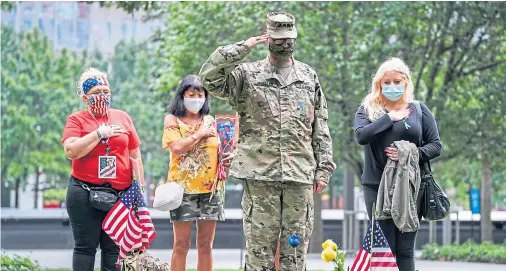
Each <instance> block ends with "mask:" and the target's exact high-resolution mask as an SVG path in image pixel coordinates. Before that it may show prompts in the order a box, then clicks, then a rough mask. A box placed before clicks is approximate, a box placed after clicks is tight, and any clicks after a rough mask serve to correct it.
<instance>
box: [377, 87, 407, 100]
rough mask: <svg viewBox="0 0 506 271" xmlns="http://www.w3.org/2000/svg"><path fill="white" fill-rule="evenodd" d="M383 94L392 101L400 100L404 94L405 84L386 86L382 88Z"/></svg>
mask: <svg viewBox="0 0 506 271" xmlns="http://www.w3.org/2000/svg"><path fill="white" fill-rule="evenodd" d="M381 94H383V96H385V98H387V99H389V100H390V101H393V102H395V101H397V100H399V99H400V98H401V97H402V95H403V94H404V85H391V86H384V87H383V88H382V89H381Z"/></svg>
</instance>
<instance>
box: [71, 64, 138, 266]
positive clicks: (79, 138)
mask: <svg viewBox="0 0 506 271" xmlns="http://www.w3.org/2000/svg"><path fill="white" fill-rule="evenodd" d="M78 88H79V90H78V95H79V96H80V98H81V99H82V100H83V102H84V103H85V104H86V105H87V109H85V110H80V111H77V112H74V113H72V114H71V115H70V116H69V117H68V118H67V123H66V125H65V129H64V131H63V137H62V139H61V141H62V143H63V147H64V150H65V154H66V156H67V157H68V158H69V159H71V160H72V173H71V176H70V180H69V186H68V190H67V199H66V204H67V212H68V215H69V219H70V224H71V226H72V233H73V235H74V241H75V246H74V253H73V258H72V270H73V271H93V270H94V266H95V254H96V251H97V247H98V246H99V245H100V250H101V253H102V257H101V258H102V261H101V269H100V270H101V271H119V270H120V269H119V268H117V267H116V260H117V259H118V254H119V248H118V246H117V245H116V244H115V243H114V242H113V241H112V239H111V238H110V237H109V236H108V235H107V234H106V233H105V232H104V231H103V230H102V222H103V221H104V219H105V217H106V215H107V213H108V211H109V209H110V208H112V205H110V204H103V202H102V203H100V202H96V201H94V200H93V197H90V193H94V192H95V191H97V190H102V191H105V193H108V194H111V195H114V194H115V195H119V194H120V193H121V192H122V191H125V190H127V189H128V188H129V187H130V185H131V183H132V167H131V164H130V159H135V160H136V161H137V164H138V165H139V169H140V172H141V178H142V176H143V170H142V159H141V151H140V149H139V146H140V145H141V141H140V140H139V136H138V135H137V132H136V130H135V126H134V124H133V122H132V119H131V118H130V116H129V115H128V114H127V113H125V112H123V111H121V110H118V109H111V108H110V105H111V96H112V92H113V91H112V89H111V87H110V85H109V81H108V79H107V74H106V73H104V72H102V71H99V70H97V69H94V68H89V69H87V70H86V71H85V72H84V73H83V74H82V75H81V78H80V79H79V82H78ZM141 181H142V180H141ZM102 195H103V194H102ZM109 199H110V201H108V202H109V203H111V204H112V203H114V202H115V201H114V197H111V198H109Z"/></svg>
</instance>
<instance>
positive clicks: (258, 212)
mask: <svg viewBox="0 0 506 271" xmlns="http://www.w3.org/2000/svg"><path fill="white" fill-rule="evenodd" d="M242 210H243V229H244V236H245V237H246V256H245V259H246V265H245V269H244V270H247V271H257V270H258V271H260V270H261V271H270V270H276V269H275V267H274V255H275V253H276V248H277V243H278V240H280V260H279V264H280V270H281V271H295V270H305V265H306V263H305V262H306V255H307V249H308V244H309V238H310V237H311V233H312V231H313V221H314V204H313V186H312V185H309V184H302V183H296V182H277V181H255V180H246V181H244V193H243V197H242ZM294 233H295V234H297V235H299V236H300V237H301V242H300V245H299V246H298V247H297V248H296V249H294V248H292V247H291V246H290V245H289V244H288V236H290V235H292V234H294ZM295 250H296V252H295ZM295 255H296V256H295Z"/></svg>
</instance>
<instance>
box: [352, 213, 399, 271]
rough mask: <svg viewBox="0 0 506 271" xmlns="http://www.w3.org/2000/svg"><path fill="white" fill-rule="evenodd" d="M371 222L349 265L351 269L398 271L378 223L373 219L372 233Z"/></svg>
mask: <svg viewBox="0 0 506 271" xmlns="http://www.w3.org/2000/svg"><path fill="white" fill-rule="evenodd" d="M372 225H373V222H372V221H369V229H368V230H367V234H366V235H365V237H364V242H363V243H362V248H360V250H359V251H358V255H357V257H356V258H355V261H354V262H353V265H352V266H351V271H367V270H372V271H399V269H398V268H397V263H396V262H395V258H394V254H393V253H392V250H390V246H389V245H388V242H387V240H386V239H385V235H383V231H381V228H380V226H379V224H378V221H376V220H374V234H373V236H371V232H372V231H373V227H372ZM371 238H372V239H373V240H372V241H373V246H372V257H371Z"/></svg>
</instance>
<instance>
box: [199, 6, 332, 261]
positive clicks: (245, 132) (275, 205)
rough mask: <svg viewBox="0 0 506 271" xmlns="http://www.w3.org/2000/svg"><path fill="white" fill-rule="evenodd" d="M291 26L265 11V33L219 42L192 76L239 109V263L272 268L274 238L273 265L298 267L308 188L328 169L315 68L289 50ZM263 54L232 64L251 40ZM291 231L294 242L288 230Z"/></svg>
mask: <svg viewBox="0 0 506 271" xmlns="http://www.w3.org/2000/svg"><path fill="white" fill-rule="evenodd" d="M296 37H297V30H296V28H295V18H294V17H293V16H292V15H291V14H288V13H275V12H271V13H269V14H268V15H267V33H265V34H264V35H262V36H258V37H252V38H249V39H248V40H246V41H241V42H238V43H236V44H232V45H228V46H224V47H219V48H218V49H216V50H215V51H214V52H213V54H212V55H211V56H210V57H209V59H208V60H207V61H206V62H205V63H204V65H203V66H202V69H201V71H200V76H201V79H202V83H203V85H204V87H205V88H206V89H207V90H208V91H209V92H210V93H211V94H212V95H214V96H216V97H218V98H221V99H224V100H227V101H228V103H229V104H230V105H231V106H232V107H233V108H234V109H235V110H236V111H238V113H239V116H240V121H239V125H240V127H239V144H238V152H237V155H236V157H235V160H234V161H233V163H232V168H231V170H230V175H231V176H232V177H235V178H238V179H241V180H243V181H244V193H243V199H242V208H243V215H244V217H243V223H244V224H243V226H244V234H245V237H246V267H245V270H248V271H250V270H274V254H275V252H276V247H277V242H278V239H280V241H281V247H280V269H281V270H290V271H293V270H304V268H305V259H306V253H307V248H308V243H309V238H310V237H311V233H312V229H313V217H314V210H313V193H314V192H317V193H320V192H321V191H322V190H323V188H324V187H325V186H326V185H327V183H328V182H329V179H330V176H331V174H332V172H333V171H334V169H335V164H334V162H333V160H332V139H331V137H330V133H329V129H328V125H327V120H328V111H327V102H326V100H325V97H324V95H323V91H322V89H321V86H320V82H319V81H318V76H317V75H316V72H315V71H314V70H313V69H312V68H311V67H310V66H308V65H307V64H304V63H302V62H299V61H296V60H295V59H293V57H292V53H293V51H294V47H295V40H296ZM262 43H265V44H268V45H269V54H268V56H267V58H266V59H263V60H260V61H256V62H253V63H240V62H242V61H241V60H242V59H243V58H245V57H246V56H247V55H248V54H249V53H250V52H251V50H252V48H253V47H255V46H256V45H257V44H262ZM292 234H298V235H299V236H300V237H301V244H300V245H299V247H298V248H297V258H296V259H295V253H294V249H293V248H291V247H290V246H289V244H288V236H290V235H292Z"/></svg>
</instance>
